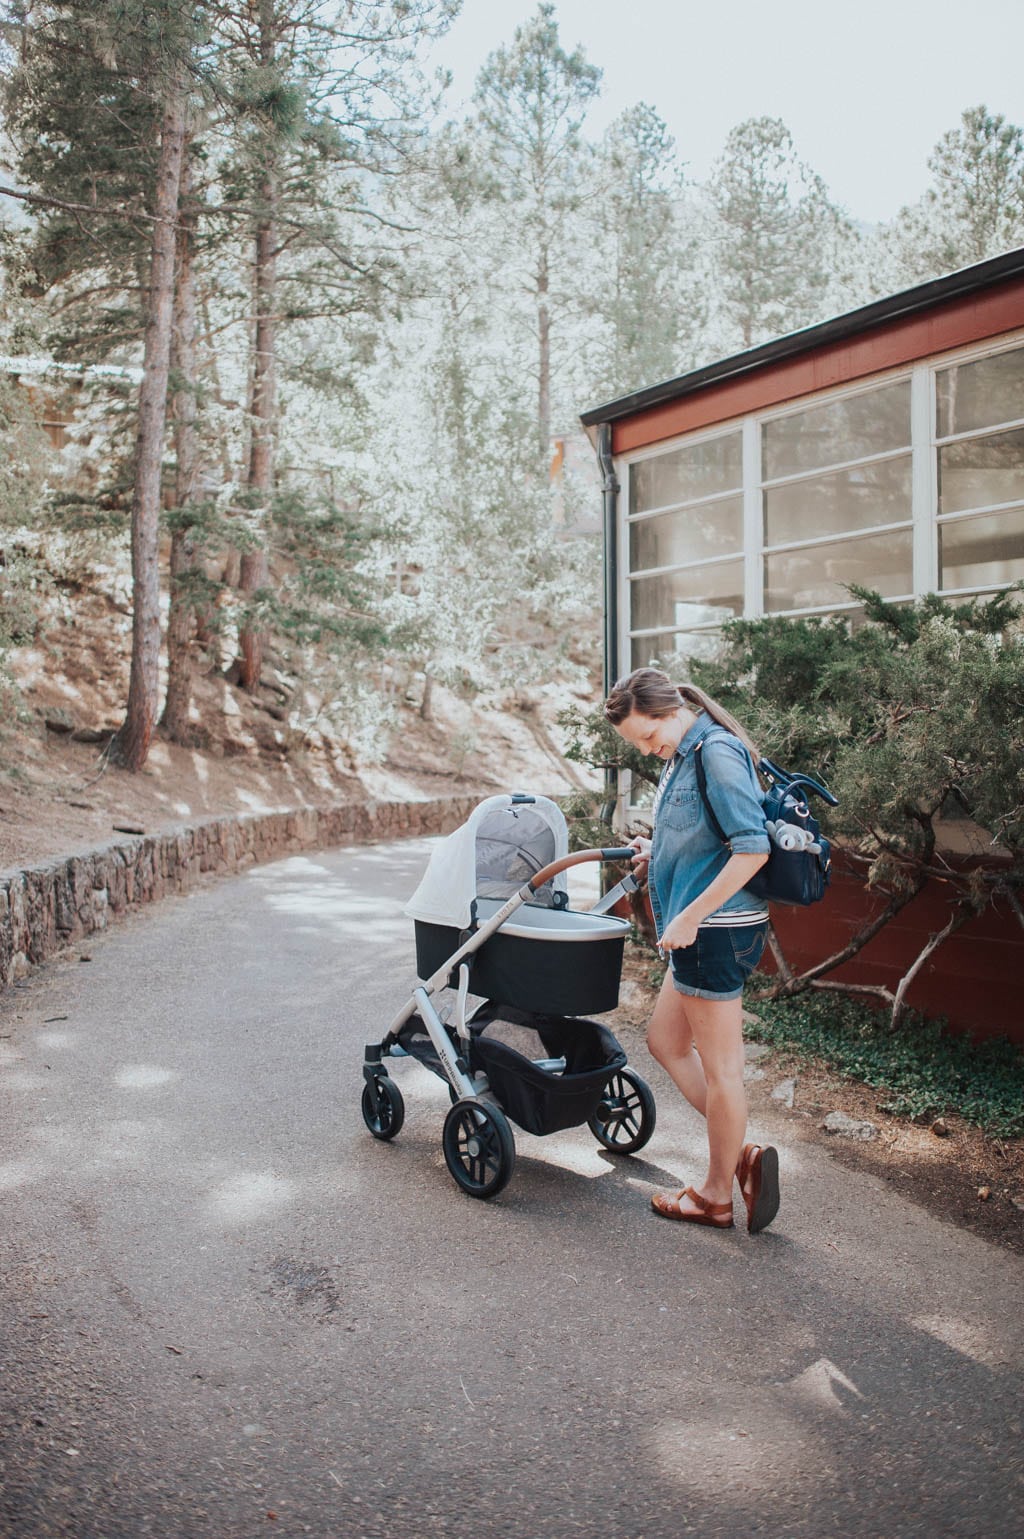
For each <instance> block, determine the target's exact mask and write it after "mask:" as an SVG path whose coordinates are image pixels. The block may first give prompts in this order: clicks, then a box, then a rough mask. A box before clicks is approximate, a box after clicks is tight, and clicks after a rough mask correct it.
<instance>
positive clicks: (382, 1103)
mask: <svg viewBox="0 0 1024 1539" xmlns="http://www.w3.org/2000/svg"><path fill="white" fill-rule="evenodd" d="M374 1091H376V1095H374ZM362 1110H363V1121H364V1122H365V1123H366V1126H367V1127H368V1128H369V1129H370V1132H371V1133H372V1134H373V1136H374V1138H380V1139H384V1140H387V1139H389V1138H394V1136H395V1134H396V1133H398V1132H400V1131H401V1127H402V1123H403V1122H404V1121H405V1102H404V1101H403V1099H402V1092H401V1091H400V1090H399V1088H398V1086H397V1085H396V1084H395V1082H394V1080H393V1079H391V1078H390V1076H389V1075H387V1074H378V1075H377V1076H376V1078H375V1079H374V1081H373V1085H372V1087H371V1085H370V1084H369V1083H368V1082H367V1083H366V1084H365V1085H364V1086H363V1100H362Z"/></svg>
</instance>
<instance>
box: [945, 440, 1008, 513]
mask: <svg viewBox="0 0 1024 1539" xmlns="http://www.w3.org/2000/svg"><path fill="white" fill-rule="evenodd" d="M1018 499H1021V500H1024V428H1013V429H1011V431H1010V432H1008V433H989V434H988V436H987V437H986V438H968V439H964V440H961V441H960V442H959V443H955V444H946V445H945V446H944V447H943V448H941V449H940V450H939V512H940V513H963V512H966V511H967V509H968V508H987V507H992V506H993V505H994V504H996V503H999V502H1016V501H1017V500H1018Z"/></svg>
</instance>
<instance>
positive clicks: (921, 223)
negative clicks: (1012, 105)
mask: <svg viewBox="0 0 1024 1539" xmlns="http://www.w3.org/2000/svg"><path fill="white" fill-rule="evenodd" d="M928 169H929V170H930V171H931V173H932V177H933V182H932V185H931V187H929V188H928V190H927V192H926V193H925V195H924V197H923V198H922V199H921V201H920V202H919V203H917V204H914V205H912V206H910V207H907V208H904V209H902V210H901V211H900V213H899V215H898V217H897V219H896V220H895V221H894V222H893V225H892V227H891V229H890V230H889V231H887V232H886V244H887V245H888V246H889V248H890V249H891V250H892V252H893V255H894V260H895V262H896V271H897V275H898V279H899V281H901V282H904V283H920V282H923V281H924V280H925V279H927V278H930V277H935V276H938V275H939V274H941V273H947V272H955V271H956V269H957V268H959V267H967V266H969V265H970V263H972V262H982V261H984V260H985V258H986V257H992V256H998V255H999V253H1000V252H1002V251H1008V250H1011V249H1012V248H1013V247H1015V246H1019V245H1020V244H1021V243H1022V242H1024V130H1022V129H1021V128H1019V127H1017V126H1016V125H1015V124H1013V123H1008V122H1007V121H1006V119H1005V118H1004V117H1003V116H1002V114H1000V113H990V112H989V111H988V109H987V108H986V107H984V106H980V107H971V108H968V110H967V111H966V112H964V114H963V116H962V117H961V120H960V126H959V128H954V129H950V131H949V132H948V133H946V134H944V135H943V136H942V138H941V139H940V140H939V142H938V144H937V145H936V146H935V149H934V150H933V151H932V154H931V155H930V157H929V160H928Z"/></svg>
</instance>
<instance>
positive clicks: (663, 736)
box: [615, 705, 697, 759]
mask: <svg viewBox="0 0 1024 1539" xmlns="http://www.w3.org/2000/svg"><path fill="white" fill-rule="evenodd" d="M696 719H697V718H696V717H695V716H694V713H693V712H692V711H688V710H687V709H686V707H685V706H684V705H681V706H680V707H679V709H678V710H677V711H673V712H672V715H671V716H641V714H640V712H639V711H631V712H630V714H629V715H628V716H627V717H626V719H625V721H622V722H620V723H619V725H618V726H617V727H616V729H615V730H616V732H617V733H618V734H619V736H620V737H624V738H625V739H626V742H627V743H630V744H631V745H632V746H633V747H634V748H635V749H637V751H638V752H639V753H643V754H656V755H657V756H658V758H659V759H671V757H672V755H673V754H674V753H675V751H676V749H677V748H678V747H679V744H680V743H681V742H682V740H683V737H684V735H685V734H686V732H687V731H688V730H689V728H690V726H691V725H692V723H693V722H694V721H696Z"/></svg>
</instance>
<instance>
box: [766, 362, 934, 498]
mask: <svg viewBox="0 0 1024 1539" xmlns="http://www.w3.org/2000/svg"><path fill="white" fill-rule="evenodd" d="M909 446H910V381H909V379H901V380H897V381H896V383H895V384H891V385H883V386H882V388H881V389H880V390H868V391H862V392H861V393H860V394H859V395H852V396H847V397H845V398H844V399H841V400H838V401H827V402H826V403H825V405H824V406H812V407H810V408H809V409H808V410H807V411H801V412H795V413H794V414H793V415H792V416H789V417H779V418H777V419H776V420H775V421H774V422H766V423H765V424H764V428H763V431H762V437H761V458H762V469H763V477H764V480H766V481H774V480H776V479H777V478H778V477H780V476H795V475H799V474H800V473H801V472H802V471H805V470H824V469H825V468H826V466H828V465H840V464H843V463H845V462H846V461H848V460H859V459H867V457H868V456H869V455H872V454H885V453H887V452H888V451H889V450H892V449H906V448H909Z"/></svg>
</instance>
